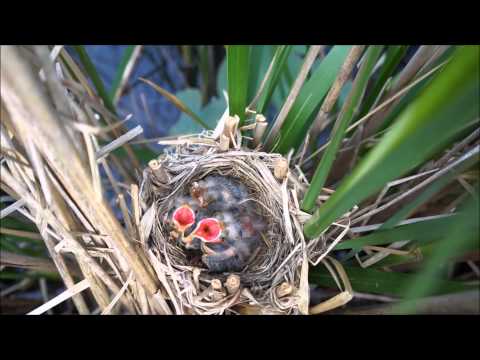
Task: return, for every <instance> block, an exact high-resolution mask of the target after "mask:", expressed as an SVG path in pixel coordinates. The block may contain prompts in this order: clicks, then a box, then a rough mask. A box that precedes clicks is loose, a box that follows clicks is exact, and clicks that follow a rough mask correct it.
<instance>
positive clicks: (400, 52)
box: [357, 45, 408, 119]
mask: <svg viewBox="0 0 480 360" xmlns="http://www.w3.org/2000/svg"><path fill="white" fill-rule="evenodd" d="M407 50H408V46H406V45H392V46H388V48H387V51H386V53H385V62H384V63H383V64H382V66H381V68H380V71H379V74H378V76H377V79H376V80H375V82H374V83H373V85H372V88H371V90H370V91H369V93H368V96H367V97H366V98H365V101H363V104H362V111H361V112H360V113H359V114H358V116H357V118H359V119H360V118H361V117H363V116H365V115H366V114H367V113H368V112H369V111H370V110H371V108H372V105H373V103H374V102H375V99H376V98H377V97H378V95H379V93H380V91H381V90H382V88H383V86H384V85H385V82H386V81H387V79H388V78H389V77H390V76H392V74H393V72H394V71H395V70H396V68H397V67H398V64H399V63H400V61H401V60H402V58H403V56H404V55H405V53H406V52H407Z"/></svg>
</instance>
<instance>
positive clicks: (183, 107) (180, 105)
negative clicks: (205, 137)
mask: <svg viewBox="0 0 480 360" xmlns="http://www.w3.org/2000/svg"><path fill="white" fill-rule="evenodd" d="M139 79H140V80H141V81H143V82H144V83H146V84H148V85H150V86H151V87H152V88H153V89H154V90H155V91H157V92H159V93H160V94H162V95H163V96H165V97H166V98H167V99H168V100H169V101H170V102H171V103H172V104H173V105H175V106H176V107H177V109H179V110H180V111H182V112H184V113H185V114H187V115H189V116H190V117H191V118H192V119H193V120H194V121H196V122H197V123H199V124H200V125H201V126H202V127H203V128H205V129H208V130H211V128H210V127H209V126H208V125H207V123H206V122H205V121H203V120H202V119H201V118H200V117H199V116H198V115H197V114H195V113H194V112H193V111H192V110H191V109H190V108H189V107H188V106H187V105H186V104H185V103H184V102H183V101H181V100H180V99H179V98H177V97H176V96H175V95H173V94H172V93H171V92H169V91H167V90H165V89H164V88H162V87H161V86H159V85H157V84H155V83H154V82H152V81H150V80H148V79H144V78H139Z"/></svg>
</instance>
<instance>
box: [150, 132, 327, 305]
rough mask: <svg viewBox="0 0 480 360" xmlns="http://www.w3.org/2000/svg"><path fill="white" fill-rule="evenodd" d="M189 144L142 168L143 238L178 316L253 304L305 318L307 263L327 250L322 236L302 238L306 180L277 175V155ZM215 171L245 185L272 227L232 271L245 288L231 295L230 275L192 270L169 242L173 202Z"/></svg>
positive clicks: (204, 142) (197, 141) (201, 140)
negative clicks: (300, 204)
mask: <svg viewBox="0 0 480 360" xmlns="http://www.w3.org/2000/svg"><path fill="white" fill-rule="evenodd" d="M184 140H185V141H183V143H182V142H180V143H181V144H180V145H177V146H176V147H175V148H169V149H167V150H166V151H165V153H164V154H163V155H161V156H159V157H158V159H156V161H154V162H153V163H152V162H151V164H155V166H153V167H152V166H150V167H148V168H146V169H145V171H144V174H143V181H142V184H141V199H142V207H143V208H144V211H145V215H144V218H143V219H142V227H143V229H144V230H143V231H144V235H143V239H144V241H145V245H146V247H147V249H148V253H149V255H150V260H151V262H152V265H153V267H154V268H155V270H156V272H157V275H158V277H159V279H160V281H161V282H162V284H163V285H164V287H165V288H166V290H167V292H168V295H169V296H168V297H169V298H170V299H171V301H172V303H173V305H174V306H175V308H176V309H177V312H180V313H182V312H183V310H182V309H185V308H187V309H190V311H188V312H191V313H200V314H212V313H224V312H227V313H228V312H229V311H231V312H235V306H237V305H241V304H249V305H247V306H251V305H255V306H257V307H260V308H261V309H263V312H264V313H288V314H290V313H307V312H308V303H309V287H308V261H309V260H310V261H312V256H318V255H320V254H323V250H324V248H325V247H324V242H323V241H322V240H323V238H318V239H314V240H311V241H310V242H308V244H307V243H306V241H305V239H304V237H303V234H302V228H301V224H302V223H304V222H305V221H306V219H308V217H309V216H310V215H308V214H305V213H303V212H301V211H300V209H299V208H298V200H297V199H296V198H294V197H295V196H296V195H295V194H296V193H297V191H298V184H300V183H301V182H300V181H299V180H298V179H296V178H294V175H293V174H289V175H288V176H287V177H285V179H283V180H281V179H278V178H276V177H275V176H274V172H275V164H276V163H277V162H278V160H279V159H283V157H282V156H281V155H279V154H270V153H265V152H258V151H254V150H248V149H241V150H240V149H238V150H230V151H228V152H222V151H220V149H219V148H218V147H217V146H215V145H213V146H212V143H211V141H210V139H209V138H208V137H206V136H204V135H200V136H198V137H194V138H191V140H192V141H189V140H188V139H184ZM193 140H194V141H193ZM211 174H220V175H223V176H228V177H231V178H233V179H236V180H237V181H240V182H242V183H243V184H244V185H246V186H247V188H248V189H249V191H250V198H249V199H248V200H247V201H254V202H256V203H257V205H258V206H257V208H258V209H259V210H260V212H261V213H262V216H263V217H264V218H265V219H266V221H267V224H268V227H267V231H266V233H264V234H263V236H262V237H263V240H264V246H263V248H262V250H261V251H260V252H259V253H258V254H257V255H256V257H255V258H254V259H253V260H252V261H251V262H250V263H249V264H248V265H247V266H246V267H245V268H244V269H243V270H242V271H241V272H237V273H234V276H238V277H239V279H240V285H241V286H240V288H239V289H235V290H234V292H233V293H231V292H232V291H226V290H225V289H222V285H221V284H226V283H228V281H230V280H229V275H230V274H227V273H223V274H216V273H209V272H208V269H207V268H205V267H204V268H201V267H197V266H192V264H190V263H189V261H188V259H187V256H186V255H185V252H184V250H183V249H182V248H181V247H179V246H178V244H177V243H176V242H174V241H172V240H171V239H170V234H169V230H170V229H169V226H168V225H167V224H166V223H165V215H166V214H167V213H168V212H169V211H170V210H171V203H172V201H173V199H174V198H175V197H176V196H179V195H182V194H185V193H187V192H188V190H187V189H188V186H189V185H190V184H191V183H192V182H194V181H198V180H200V179H202V178H204V177H205V176H207V175H211ZM230 277H231V275H230ZM218 284H220V285H218ZM226 287H227V288H228V286H226Z"/></svg>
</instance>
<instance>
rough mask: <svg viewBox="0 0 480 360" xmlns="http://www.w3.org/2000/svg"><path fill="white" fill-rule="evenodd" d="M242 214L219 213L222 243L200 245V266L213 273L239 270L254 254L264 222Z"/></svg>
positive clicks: (263, 228)
mask: <svg viewBox="0 0 480 360" xmlns="http://www.w3.org/2000/svg"><path fill="white" fill-rule="evenodd" d="M252 215H254V214H249V213H247V212H245V211H234V212H231V211H224V212H221V213H218V214H217V216H216V218H217V219H218V220H219V222H220V224H221V227H222V233H221V235H220V239H219V240H221V241H216V242H203V243H202V244H201V247H202V252H203V253H204V255H203V257H202V261H203V263H204V264H205V265H206V266H207V267H208V269H209V270H210V271H212V272H227V271H241V270H242V269H243V268H244V267H245V266H246V265H247V264H248V263H249V262H250V261H251V260H252V259H253V257H254V256H255V255H256V254H257V251H258V250H259V249H260V245H261V232H263V231H265V229H266V225H265V223H264V222H263V221H262V220H261V219H260V218H259V217H258V216H252Z"/></svg>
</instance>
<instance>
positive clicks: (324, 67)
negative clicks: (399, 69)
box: [271, 45, 351, 154]
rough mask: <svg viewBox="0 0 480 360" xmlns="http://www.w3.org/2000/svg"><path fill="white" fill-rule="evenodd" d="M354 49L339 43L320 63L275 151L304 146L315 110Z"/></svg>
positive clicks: (273, 148) (285, 125) (295, 105)
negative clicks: (302, 144) (351, 49)
mask: <svg viewBox="0 0 480 360" xmlns="http://www.w3.org/2000/svg"><path fill="white" fill-rule="evenodd" d="M350 48H351V46H343V45H339V46H335V47H334V48H333V49H332V50H330V52H329V53H328V55H327V56H326V57H325V58H324V59H323V60H322V61H321V62H320V65H319V66H318V68H317V69H316V70H315V72H314V73H313V74H312V76H311V77H310V79H308V80H307V81H306V82H305V84H304V85H303V87H302V89H301V90H300V93H299V94H298V97H297V99H296V100H295V102H294V104H293V105H292V108H291V109H290V112H289V113H288V115H287V117H286V118H285V121H284V123H283V125H282V128H281V129H280V132H279V135H278V136H277V138H276V139H274V141H273V142H272V144H273V146H272V149H271V151H275V152H280V153H282V154H286V153H288V151H290V149H292V148H293V149H297V148H298V147H299V146H300V144H301V143H302V142H303V140H304V139H305V135H306V133H307V132H308V130H309V128H310V125H311V123H312V121H313V120H314V113H315V111H316V110H317V108H318V107H319V106H320V105H321V103H322V101H323V99H324V98H325V95H326V94H327V92H328V90H329V89H330V87H331V86H332V83H333V81H334V80H335V78H336V77H337V73H338V72H339V70H340V68H341V66H342V64H343V62H344V61H345V58H346V57H347V55H348V52H349V51H350Z"/></svg>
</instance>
